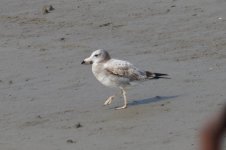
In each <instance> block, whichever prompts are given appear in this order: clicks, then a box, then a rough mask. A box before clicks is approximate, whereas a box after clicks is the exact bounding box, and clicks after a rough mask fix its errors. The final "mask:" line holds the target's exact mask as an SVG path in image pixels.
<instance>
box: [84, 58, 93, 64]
mask: <svg viewBox="0 0 226 150" xmlns="http://www.w3.org/2000/svg"><path fill="white" fill-rule="evenodd" d="M81 64H86V65H88V64H93V61H92V60H90V58H86V59H84V60H83V61H82V62H81Z"/></svg>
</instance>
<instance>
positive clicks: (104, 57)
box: [81, 49, 111, 64]
mask: <svg viewBox="0 0 226 150" xmlns="http://www.w3.org/2000/svg"><path fill="white" fill-rule="evenodd" d="M109 59H111V57H110V55H109V53H108V52H107V51H106V50H103V49H98V50H95V51H94V52H93V53H92V54H91V55H90V56H89V57H88V58H86V59H84V60H83V61H82V63H81V64H93V63H102V62H105V61H108V60H109Z"/></svg>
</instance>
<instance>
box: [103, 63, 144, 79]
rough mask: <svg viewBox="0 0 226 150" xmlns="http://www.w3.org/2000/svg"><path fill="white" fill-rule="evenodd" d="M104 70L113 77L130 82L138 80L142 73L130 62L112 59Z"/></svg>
mask: <svg viewBox="0 0 226 150" xmlns="http://www.w3.org/2000/svg"><path fill="white" fill-rule="evenodd" d="M104 68H105V70H106V71H107V72H108V73H110V74H112V75H115V76H119V77H124V78H128V79H129V80H130V81H133V80H139V79H140V78H141V77H142V74H143V72H142V71H140V70H139V69H138V68H136V67H135V66H133V64H131V63H130V62H127V61H123V60H116V59H112V60H110V61H109V62H108V63H106V64H105V66H104Z"/></svg>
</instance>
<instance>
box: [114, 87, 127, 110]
mask: <svg viewBox="0 0 226 150" xmlns="http://www.w3.org/2000/svg"><path fill="white" fill-rule="evenodd" d="M120 89H121V90H122V94H123V98H124V105H123V106H122V107H118V108H116V109H124V108H126V107H127V97H126V91H125V89H124V88H122V87H120Z"/></svg>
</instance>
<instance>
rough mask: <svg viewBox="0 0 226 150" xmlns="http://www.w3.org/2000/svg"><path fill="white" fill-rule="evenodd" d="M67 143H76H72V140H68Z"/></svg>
mask: <svg viewBox="0 0 226 150" xmlns="http://www.w3.org/2000/svg"><path fill="white" fill-rule="evenodd" d="M67 143H76V141H73V140H72V139H68V140H67Z"/></svg>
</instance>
